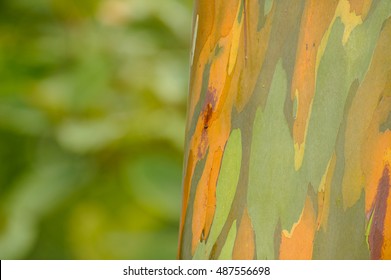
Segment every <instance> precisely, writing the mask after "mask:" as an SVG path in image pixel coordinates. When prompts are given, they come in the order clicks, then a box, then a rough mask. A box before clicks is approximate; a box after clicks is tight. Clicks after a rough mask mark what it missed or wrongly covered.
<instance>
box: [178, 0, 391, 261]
mask: <svg viewBox="0 0 391 280" xmlns="http://www.w3.org/2000/svg"><path fill="white" fill-rule="evenodd" d="M390 15H391V1H389V0H378V1H375V0H373V1H372V0H340V1H334V0H325V1H323V0H322V1H319V0H307V1H305V0H301V1H299V0H278V1H277V0H275V1H272V0H265V1H263V0H224V1H223V0H214V1H212V0H198V1H196V4H195V13H194V23H193V24H194V35H193V51H192V54H191V82H190V97H189V105H188V122H187V130H186V154H185V165H184V166H185V168H184V180H183V209H182V218H181V226H180V240H179V258H181V259H390V258H391V192H390V188H391V186H390V184H391V183H390V182H391V179H390V177H391V174H390V173H391V172H390V170H391V114H390V112H391V17H390Z"/></svg>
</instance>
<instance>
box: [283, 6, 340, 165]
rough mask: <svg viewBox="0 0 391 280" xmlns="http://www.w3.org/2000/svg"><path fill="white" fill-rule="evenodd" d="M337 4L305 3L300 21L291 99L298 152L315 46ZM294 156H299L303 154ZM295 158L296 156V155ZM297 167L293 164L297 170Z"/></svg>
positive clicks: (310, 91) (310, 97)
mask: <svg viewBox="0 0 391 280" xmlns="http://www.w3.org/2000/svg"><path fill="white" fill-rule="evenodd" d="M337 4H338V2H337V1H317V0H310V1H308V2H307V4H306V7H305V10H304V15H303V20H302V22H301V28H300V30H303V32H302V33H301V34H300V38H299V43H298V53H297V57H296V64H295V71H294V74H293V81H292V88H291V98H292V100H293V99H295V98H297V104H298V107H297V114H296V119H295V122H294V126H293V136H294V141H295V144H297V146H298V150H301V149H303V148H304V147H302V146H301V145H302V144H303V143H304V141H305V134H306V130H307V124H308V120H309V118H310V108H311V104H312V101H313V98H314V94H315V79H316V77H315V73H316V59H317V52H318V47H319V45H320V43H321V40H322V38H323V36H324V34H325V32H326V31H327V29H328V28H329V26H330V22H331V21H332V19H333V17H334V11H335V9H336V7H337ZM296 152H297V153H303V151H301V152H299V151H296ZM296 156H299V155H296ZM300 165H301V164H297V167H299V166H300Z"/></svg>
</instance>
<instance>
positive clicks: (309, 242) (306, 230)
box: [280, 196, 316, 260]
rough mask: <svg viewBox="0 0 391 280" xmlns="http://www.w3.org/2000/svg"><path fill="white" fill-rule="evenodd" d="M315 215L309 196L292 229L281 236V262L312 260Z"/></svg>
mask: <svg viewBox="0 0 391 280" xmlns="http://www.w3.org/2000/svg"><path fill="white" fill-rule="evenodd" d="M315 219H316V217H315V213H314V208H313V205H312V202H311V199H310V197H309V196H307V198H306V201H305V205H304V209H303V212H302V213H301V216H300V218H299V220H298V222H297V223H295V224H294V226H293V227H292V229H291V232H288V231H286V230H283V231H282V234H281V245H280V259H281V260H309V259H311V258H312V251H313V242H314V236H315V228H316V222H315Z"/></svg>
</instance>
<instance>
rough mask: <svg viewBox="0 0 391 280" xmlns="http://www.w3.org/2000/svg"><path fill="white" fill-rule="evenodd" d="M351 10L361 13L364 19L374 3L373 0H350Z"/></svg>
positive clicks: (357, 13)
mask: <svg viewBox="0 0 391 280" xmlns="http://www.w3.org/2000/svg"><path fill="white" fill-rule="evenodd" d="M349 3H350V12H355V14H356V15H358V16H359V15H361V17H362V18H363V19H364V18H365V17H366V16H367V14H368V12H369V9H370V8H371V5H372V0H349Z"/></svg>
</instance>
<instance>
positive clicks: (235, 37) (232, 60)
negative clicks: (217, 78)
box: [228, 1, 244, 75]
mask: <svg viewBox="0 0 391 280" xmlns="http://www.w3.org/2000/svg"><path fill="white" fill-rule="evenodd" d="M240 5H243V4H242V3H241V1H238V7H237V11H238V12H237V14H236V18H237V19H238V18H239V17H241V20H240V22H239V21H238V20H235V23H234V25H233V28H232V43H231V50H230V53H229V63H228V75H231V73H232V70H233V69H234V66H235V64H236V60H237V57H238V51H239V42H240V35H241V34H242V26H243V21H244V20H243V18H244V16H243V15H240V13H242V14H243V11H241V10H240Z"/></svg>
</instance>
